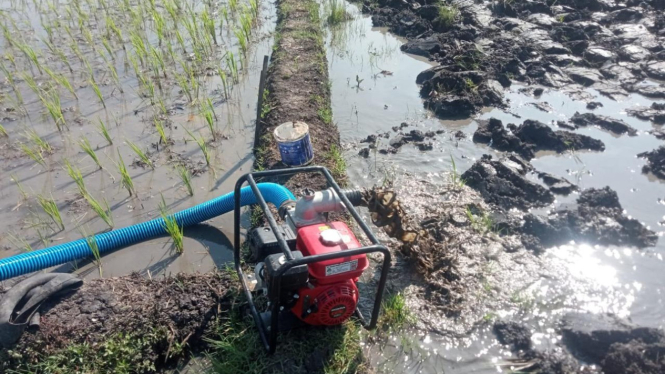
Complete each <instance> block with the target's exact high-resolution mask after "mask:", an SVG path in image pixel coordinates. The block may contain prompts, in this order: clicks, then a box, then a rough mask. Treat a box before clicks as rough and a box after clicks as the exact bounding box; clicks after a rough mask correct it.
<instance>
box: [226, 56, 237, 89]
mask: <svg viewBox="0 0 665 374" xmlns="http://www.w3.org/2000/svg"><path fill="white" fill-rule="evenodd" d="M226 65H227V66H228V67H229V69H230V70H231V77H232V78H233V81H234V82H235V83H238V78H239V76H238V65H237V64H236V58H235V56H234V55H233V52H231V51H229V53H228V54H227V55H226Z"/></svg>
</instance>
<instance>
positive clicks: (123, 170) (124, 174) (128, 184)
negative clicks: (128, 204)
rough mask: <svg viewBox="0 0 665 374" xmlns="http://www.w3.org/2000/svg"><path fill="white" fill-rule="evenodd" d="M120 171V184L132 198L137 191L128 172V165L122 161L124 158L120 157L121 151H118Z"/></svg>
mask: <svg viewBox="0 0 665 374" xmlns="http://www.w3.org/2000/svg"><path fill="white" fill-rule="evenodd" d="M117 165H118V171H119V172H120V177H121V178H120V183H121V184H122V186H123V187H124V188H125V189H126V190H127V192H129V196H132V195H134V194H135V193H136V190H135V189H134V182H133V181H132V177H131V176H130V175H129V171H128V170H127V165H125V161H124V160H123V159H122V156H121V155H120V150H118V164H117Z"/></svg>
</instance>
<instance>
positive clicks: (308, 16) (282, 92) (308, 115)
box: [256, 0, 345, 192]
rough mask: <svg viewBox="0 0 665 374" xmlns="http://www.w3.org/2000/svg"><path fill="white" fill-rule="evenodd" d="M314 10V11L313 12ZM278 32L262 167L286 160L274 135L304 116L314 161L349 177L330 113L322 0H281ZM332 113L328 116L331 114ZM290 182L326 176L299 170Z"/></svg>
mask: <svg viewBox="0 0 665 374" xmlns="http://www.w3.org/2000/svg"><path fill="white" fill-rule="evenodd" d="M310 10H312V12H310ZM278 16H279V19H278V24H277V36H276V40H275V47H274V52H273V55H272V59H271V64H270V69H269V71H268V78H267V82H266V87H267V89H268V91H269V95H268V102H267V103H266V104H265V105H269V106H270V108H271V110H270V112H269V113H268V114H267V115H266V116H265V117H264V118H263V121H262V124H263V126H262V129H261V141H260V144H259V147H258V148H257V150H256V152H257V153H256V155H257V168H258V169H279V168H283V167H284V165H283V164H282V163H281V158H280V155H279V151H278V149H277V144H276V142H275V139H274V137H273V135H272V133H273V131H274V129H275V128H276V127H277V126H279V125H280V124H282V123H284V122H289V121H303V122H305V123H307V124H308V125H309V134H310V138H311V141H312V147H313V149H314V160H313V161H312V162H311V165H319V166H326V167H327V168H328V169H329V170H331V171H333V176H334V177H335V178H336V179H337V181H338V182H343V181H344V179H345V176H344V175H343V174H344V170H341V172H337V173H335V172H334V171H335V169H336V167H335V166H336V165H335V163H334V160H333V159H332V158H331V157H330V152H331V149H333V148H334V147H337V149H340V150H341V146H340V139H339V131H338V130H337V126H336V125H335V124H334V123H332V121H330V122H327V121H326V115H325V113H328V114H330V113H331V112H330V87H329V84H328V68H327V67H328V62H327V59H326V55H325V47H324V45H323V37H322V33H321V28H320V25H319V21H318V4H317V3H315V2H312V1H299V0H282V1H280V2H279V10H278ZM330 117H331V116H328V119H329V118H330ZM286 186H287V187H289V188H292V189H293V191H294V192H295V191H298V189H299V188H305V187H309V188H313V189H319V188H324V187H325V180H324V179H323V178H322V177H319V176H318V175H314V174H310V175H302V174H301V175H296V176H294V177H292V178H291V179H290V180H289V181H288V182H286Z"/></svg>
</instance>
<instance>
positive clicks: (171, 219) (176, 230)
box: [159, 196, 185, 253]
mask: <svg viewBox="0 0 665 374" xmlns="http://www.w3.org/2000/svg"><path fill="white" fill-rule="evenodd" d="M159 211H160V213H161V215H162V219H163V220H164V230H166V232H167V233H168V234H169V235H170V236H171V240H173V247H174V248H175V250H176V251H177V252H178V253H182V252H183V250H184V249H185V247H184V244H183V238H184V227H181V226H180V225H178V221H176V219H175V216H174V215H173V214H170V213H169V211H168V208H167V206H166V201H164V196H162V201H161V202H160V203H159Z"/></svg>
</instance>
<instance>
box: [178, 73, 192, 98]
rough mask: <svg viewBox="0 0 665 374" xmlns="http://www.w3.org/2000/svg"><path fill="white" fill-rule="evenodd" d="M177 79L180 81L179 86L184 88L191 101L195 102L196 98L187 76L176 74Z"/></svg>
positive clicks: (183, 90)
mask: <svg viewBox="0 0 665 374" xmlns="http://www.w3.org/2000/svg"><path fill="white" fill-rule="evenodd" d="M175 79H176V81H177V82H178V86H179V87H180V89H181V90H182V92H183V93H184V94H185V95H186V96H187V99H188V100H189V102H190V103H191V102H193V101H194V98H193V97H192V91H191V90H190V88H189V83H188V82H187V77H185V76H184V75H182V74H176V75H175Z"/></svg>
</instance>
